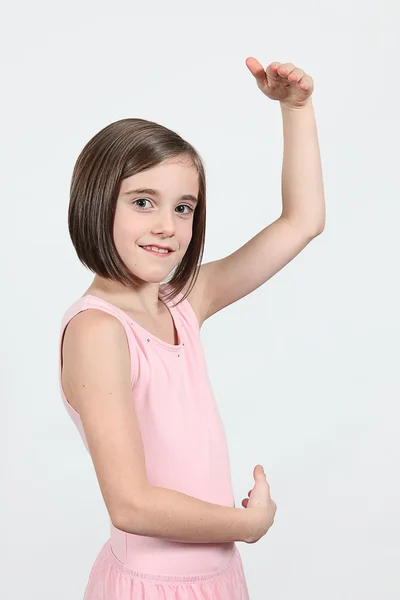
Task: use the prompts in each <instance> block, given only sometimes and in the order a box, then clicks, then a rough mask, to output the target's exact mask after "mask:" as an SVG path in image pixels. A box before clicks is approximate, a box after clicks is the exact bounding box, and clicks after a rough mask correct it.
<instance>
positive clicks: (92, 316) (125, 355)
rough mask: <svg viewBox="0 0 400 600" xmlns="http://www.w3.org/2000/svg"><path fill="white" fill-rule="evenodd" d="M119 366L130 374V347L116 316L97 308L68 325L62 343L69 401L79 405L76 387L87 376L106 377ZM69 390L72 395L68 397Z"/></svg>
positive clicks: (64, 382) (75, 406) (73, 404)
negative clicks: (109, 371) (115, 366)
mask: <svg viewBox="0 0 400 600" xmlns="http://www.w3.org/2000/svg"><path fill="white" fill-rule="evenodd" d="M116 364H118V365H119V366H120V369H121V372H120V373H119V375H121V374H122V372H129V369H130V362H129V348H128V343H127V339H126V334H125V330H124V327H123V325H122V324H121V323H120V321H119V320H118V319H116V318H115V317H114V316H113V315H110V314H109V313H106V312H104V311H101V310H98V309H92V308H90V309H86V310H83V311H82V312H80V313H78V314H77V315H75V316H74V317H73V318H72V319H71V320H70V322H69V323H68V325H67V327H66V330H65V333H64V337H63V343H62V366H63V369H62V383H63V387H64V389H65V393H66V395H67V396H68V401H70V400H71V405H72V406H73V407H74V408H75V410H77V412H79V407H78V406H77V405H76V386H77V385H78V382H81V381H82V379H84V378H85V376H86V375H88V374H89V373H91V376H96V374H97V373H99V372H102V373H103V374H105V373H106V372H107V369H110V368H112V367H113V368H114V365H116ZM68 391H69V394H68Z"/></svg>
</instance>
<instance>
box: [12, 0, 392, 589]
mask: <svg viewBox="0 0 400 600" xmlns="http://www.w3.org/2000/svg"><path fill="white" fill-rule="evenodd" d="M397 10H398V6H397V3H396V2H395V1H394V0H392V1H391V2H389V1H385V0H384V1H381V2H379V3H370V4H369V3H365V2H361V1H360V0H358V1H357V2H348V1H344V0H338V1H335V2H333V1H331V0H329V1H324V2H322V3H320V2H317V1H307V0H306V1H304V2H301V3H298V2H294V1H287V2H284V3H278V2H251V1H250V2H247V3H245V4H243V5H240V4H236V3H232V2H229V3H228V2H220V3H218V2H213V3H211V2H205V3H203V4H201V5H197V4H196V6H195V5H194V3H193V5H192V4H191V3H186V2H168V3H161V2H159V3H158V4H157V3H156V4H151V3H149V4H146V5H144V4H141V3H138V2H122V1H119V0H117V1H115V2H112V3H109V2H94V1H90V2H85V1H83V2H77V1H76V0H71V1H70V2H68V3H67V2H64V3H52V2H49V1H43V0H38V1H36V2H34V3H29V2H27V1H26V0H25V1H24V2H22V3H18V4H8V6H7V7H6V6H4V7H3V9H2V13H3V14H2V18H1V26H0V27H1V36H0V39H1V48H2V51H1V87H2V93H1V106H2V109H1V121H2V125H1V146H2V150H1V168H2V177H1V186H2V200H1V206H2V215H1V225H2V227H1V233H2V235H1V259H2V260H1V265H2V294H1V304H2V308H1V311H0V316H1V332H2V335H1V392H2V406H3V410H2V413H3V419H2V430H3V435H2V439H3V440H4V441H5V447H4V451H3V452H2V465H3V469H2V472H3V475H2V479H3V483H4V490H5V491H6V494H4V495H2V498H3V500H2V501H1V502H2V520H3V531H4V534H5V535H4V536H3V543H2V544H1V557H0V560H1V564H2V569H1V570H2V571H3V574H2V582H1V589H0V594H1V597H2V598H4V599H5V600H20V599H22V598H29V599H30V600H55V599H57V600H79V599H81V598H82V597H83V591H84V587H85V585H86V582H87V578H88V575H89V571H90V569H91V566H92V564H93V561H94V559H95V557H96V555H97V553H98V551H99V550H100V548H101V546H102V545H103V543H104V542H105V540H106V539H107V537H108V533H109V522H108V514H107V511H106V509H105V506H104V504H103V500H102V497H101V494H100V490H99V487H98V484H97V480H96V476H95V472H94V468H93V465H92V463H91V459H90V456H89V455H88V453H87V452H86V450H85V448H84V446H83V444H82V442H81V440H80V438H79V436H78V432H77V431H76V429H75V427H74V425H73V423H72V421H71V419H70V417H69V416H68V414H67V412H66V411H65V408H64V406H63V404H62V400H61V396H60V394H59V387H58V379H57V374H58V372H57V369H58V341H59V340H58V336H59V328H60V324H61V317H62V315H63V313H64V311H65V310H66V308H67V307H68V306H69V305H70V304H71V303H72V302H74V301H75V300H76V299H77V298H78V297H79V296H80V295H81V294H82V293H83V292H84V291H85V290H86V288H87V287H88V285H89V283H90V282H91V280H92V278H93V275H92V274H91V273H90V272H89V271H86V270H85V268H84V267H83V266H82V265H81V264H80V263H79V261H78V259H77V258H76V255H75V252H74V249H73V247H72V243H71V242H70V239H69V235H68V230H67V211H68V202H69V183H70V178H71V174H72V169H73V165H74V163H75V160H76V158H77V156H78V154H79V152H80V151H81V149H82V148H83V146H84V145H85V144H86V142H87V141H88V140H89V139H90V138H91V137H92V136H93V135H94V134H95V133H97V132H98V131H99V130H100V129H102V128H103V127H105V126H106V125H107V124H109V123H111V122H113V121H116V120H119V119H122V118H127V117H140V118H145V119H150V120H154V121H157V122H160V123H162V124H163V125H165V126H167V127H170V128H171V129H174V130H176V131H177V132H178V133H180V134H181V135H182V136H183V137H184V138H187V139H188V140H189V141H190V142H191V143H192V144H193V145H194V146H195V147H196V148H197V150H198V151H199V152H200V154H201V155H202V157H203V159H204V162H205V165H206V170H207V183H208V198H207V202H208V204H207V206H208V209H207V210H208V217H207V243H206V250H205V255H204V262H208V261H210V260H215V259H217V258H221V257H223V256H225V255H227V254H229V253H231V252H232V251H234V250H235V249H237V248H238V247H239V246H241V245H243V244H244V243H245V242H246V241H247V240H248V239H250V237H252V236H254V235H255V234H256V233H257V232H258V231H260V230H261V229H262V228H263V227H265V226H266V225H268V224H269V223H270V222H271V221H273V220H275V219H276V218H277V217H278V216H279V214H280V210H281V169H282V152H283V136H282V119H281V113H280V108H279V104H278V103H277V102H274V101H272V100H269V99H268V98H267V97H265V96H264V95H263V94H262V93H261V91H260V90H259V89H258V88H257V85H256V82H255V80H254V79H253V76H252V75H251V73H250V71H249V70H248V69H247V67H246V65H245V60H246V58H247V57H248V56H254V57H255V58H257V59H258V60H259V61H260V62H261V63H262V64H263V65H264V66H265V67H266V66H267V65H268V64H270V63H271V62H273V61H279V62H282V63H283V62H292V63H294V64H295V65H296V66H299V67H300V68H302V69H304V70H305V71H306V72H307V73H308V74H310V75H311V76H312V77H313V79H314V82H315V91H314V94H313V103H314V110H315V114H316V117H317V123H318V132H319V142H320V148H321V155H322V164H323V172H324V186H325V196H326V202H327V222H326V229H325V231H324V233H323V234H322V235H321V236H320V237H318V238H317V239H315V240H314V241H313V242H312V243H311V244H310V245H309V246H308V247H307V248H306V249H305V250H304V251H303V252H302V253H301V254H300V255H299V256H298V257H297V258H296V259H294V260H293V261H292V262H291V263H290V264H289V265H288V266H287V267H286V268H284V269H283V270H282V271H281V272H280V273H278V274H277V275H276V276H275V277H274V278H272V279H271V280H270V281H269V282H267V283H266V284H265V285H264V286H262V287H261V288H259V289H258V290H257V291H255V292H254V293H252V294H250V295H249V296H247V297H246V298H243V299H242V300H240V301H239V302H237V303H235V304H234V305H231V306H230V307H228V308H226V309H225V310H223V311H221V312H220V313H217V314H216V315H214V316H213V317H212V318H210V319H209V320H208V321H206V323H205V324H204V326H203V329H202V339H203V342H204V347H205V352H206V357H207V362H208V366H209V373H210V378H211V381H212V384H213V387H214V392H215V396H216V400H217V403H218V407H219V410H220V412H221V415H222V418H223V421H224V424H225V428H226V433H227V438H228V444H229V449H230V456H231V466H232V478H233V484H234V493H235V500H236V505H237V506H240V504H241V501H242V499H243V498H244V497H246V496H247V492H248V490H249V489H250V488H251V487H252V485H253V477H252V472H253V468H254V466H255V465H256V464H258V463H260V464H262V465H263V466H264V468H265V472H266V475H267V479H268V481H269V483H270V485H271V494H272V497H273V499H274V500H275V501H276V503H277V505H278V511H277V514H276V519H275V524H274V526H273V527H272V528H271V529H270V531H269V532H268V533H267V535H266V536H265V537H264V538H262V539H261V540H260V542H258V543H257V544H255V545H246V544H239V549H240V552H241V555H242V559H243V563H244V568H245V572H246V577H247V581H248V586H249V590H250V597H251V599H252V600H265V599H269V598H271V599H273V600H292V599H293V598H296V599H297V600H320V599H321V598H323V599H324V600H338V599H340V600H395V599H398V598H399V597H400V576H399V571H398V565H399V559H400V542H399V537H400V516H399V505H400V483H399V470H400V469H399V460H400V444H399V433H400V425H399V417H400V409H399V400H400V384H399V334H400V319H399V306H400V298H399V268H398V260H399V245H400V244H399V222H400V208H399V200H400V194H399V191H400V185H399V168H398V163H399V134H400V124H399V98H400V85H399V79H400V78H399V51H400V41H399V40H400V32H399V16H398V14H396V11H397ZM4 540H5V542H4ZM227 600H228V599H227Z"/></svg>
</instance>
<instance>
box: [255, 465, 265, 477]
mask: <svg viewBox="0 0 400 600" xmlns="http://www.w3.org/2000/svg"><path fill="white" fill-rule="evenodd" d="M261 475H263V476H265V473H264V469H263V467H262V465H257V466H256V467H255V468H254V479H256V478H257V477H260V476H261Z"/></svg>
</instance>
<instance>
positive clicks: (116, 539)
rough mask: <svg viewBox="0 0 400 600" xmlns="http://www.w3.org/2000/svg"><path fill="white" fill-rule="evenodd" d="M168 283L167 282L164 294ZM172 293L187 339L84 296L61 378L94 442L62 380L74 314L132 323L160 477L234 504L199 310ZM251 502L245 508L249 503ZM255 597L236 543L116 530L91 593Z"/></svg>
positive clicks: (154, 470) (148, 433)
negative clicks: (163, 333) (164, 335)
mask: <svg viewBox="0 0 400 600" xmlns="http://www.w3.org/2000/svg"><path fill="white" fill-rule="evenodd" d="M164 289H165V287H164V286H160V292H161V293H163V290H164ZM181 297H182V294H180V295H178V296H177V297H176V298H175V299H174V300H172V301H170V302H167V301H165V300H164V302H165V303H166V305H167V306H168V309H169V311H170V313H171V316H172V318H173V320H174V323H175V327H176V330H177V332H178V340H179V344H178V345H172V344H169V343H167V342H165V341H163V340H161V339H159V338H157V337H156V336H154V335H152V334H151V333H149V332H148V331H147V330H146V329H144V328H143V327H142V326H140V325H139V324H138V323H136V322H135V321H133V320H132V318H131V317H129V316H128V315H127V313H125V312H124V311H122V310H121V309H120V308H118V307H116V306H114V305H113V304H110V303H109V302H106V301H105V300H103V299H101V298H99V297H97V296H91V295H87V296H83V297H81V298H80V299H79V300H78V301H77V302H75V303H74V304H72V305H71V306H70V307H69V308H68V309H67V311H66V312H65V314H64V316H63V319H62V327H61V335H60V346H59V348H60V356H59V359H60V362H59V380H60V390H61V396H62V399H63V401H64V405H65V407H66V409H67V411H68V413H69V415H70V417H71V418H72V420H73V422H74V423H75V425H76V427H77V428H78V430H79V433H80V435H81V437H82V440H83V443H84V444H85V446H86V449H87V450H88V452H90V451H89V448H88V444H87V440H86V437H85V433H84V430H83V427H82V422H81V420H80V417H79V414H78V413H77V412H76V411H75V410H74V409H73V407H72V406H71V405H70V404H69V403H68V401H67V399H66V397H65V395H64V392H63V389H62V385H61V347H62V339H63V333H64V329H65V327H66V325H67V324H68V322H69V321H70V320H71V319H72V318H73V317H74V316H75V315H76V314H78V313H79V312H81V311H83V310H86V309H93V308H94V309H98V310H102V311H105V312H107V313H109V314H112V315H114V316H115V317H116V318H117V319H118V320H119V321H120V322H121V323H122V325H123V326H124V328H125V331H126V336H127V340H128V344H129V349H130V356H131V384H132V402H134V404H135V410H136V414H137V417H138V420H139V425H140V430H141V434H142V438H143V446H144V450H145V460H146V472H147V477H148V480H149V482H150V483H151V484H152V485H155V486H160V487H165V488H169V489H173V490H176V491H179V492H182V493H184V494H187V495H189V496H193V497H195V498H198V499H200V500H204V501H206V502H212V503H214V504H220V505H223V506H229V507H234V506H235V501H234V497H233V492H232V482H231V472H230V462H229V456H228V448H227V443H226V437H225V432H224V428H223V425H222V422H221V419H220V416H219V412H218V408H217V406H216V403H215V400H214V396H213V392H212V389H211V385H210V381H209V377H208V372H207V366H206V361H205V357H204V353H203V348H202V343H201V339H200V328H199V323H198V320H197V316H196V314H195V312H194V310H193V308H192V306H191V304H190V302H189V301H188V300H187V299H185V300H184V301H183V302H182V303H181V304H179V305H178V306H176V307H172V306H171V304H173V303H174V302H176V301H178V299H179V300H180V298H181ZM243 510H244V509H243ZM159 599H160V600H248V599H249V595H248V591H247V585H246V579H245V575H244V571H243V566H242V561H241V557H240V554H239V550H238V548H237V546H236V543H234V542H231V543H210V544H203V543H198V544H196V543H181V542H175V541H171V540H166V539H160V538H153V537H145V536H139V535H134V534H131V533H126V532H123V531H121V530H119V529H116V528H115V527H114V526H113V524H112V522H111V520H110V538H109V539H108V540H107V541H106V542H105V544H104V545H103V547H102V548H101V549H100V551H99V554H98V555H97V558H96V560H95V562H94V564H93V567H92V569H91V572H90V575H89V580H88V583H87V586H86V591H85V595H84V600H159Z"/></svg>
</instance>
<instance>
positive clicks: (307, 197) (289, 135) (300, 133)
mask: <svg viewBox="0 0 400 600" xmlns="http://www.w3.org/2000/svg"><path fill="white" fill-rule="evenodd" d="M281 113H282V119H283V142H284V148H283V166H282V204H283V211H282V216H283V217H286V218H287V219H288V220H291V221H292V222H296V223H304V224H305V225H306V226H307V227H310V228H311V229H313V230H314V229H317V230H319V229H323V228H324V226H325V198H324V186H323V177H322V165H321V156H320V150H319V143H318V133H317V124H316V120H315V115H314V108H313V105H312V102H311V99H310V100H309V102H308V104H307V105H306V106H305V107H303V108H300V109H294V108H287V107H285V106H284V105H282V104H281Z"/></svg>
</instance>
